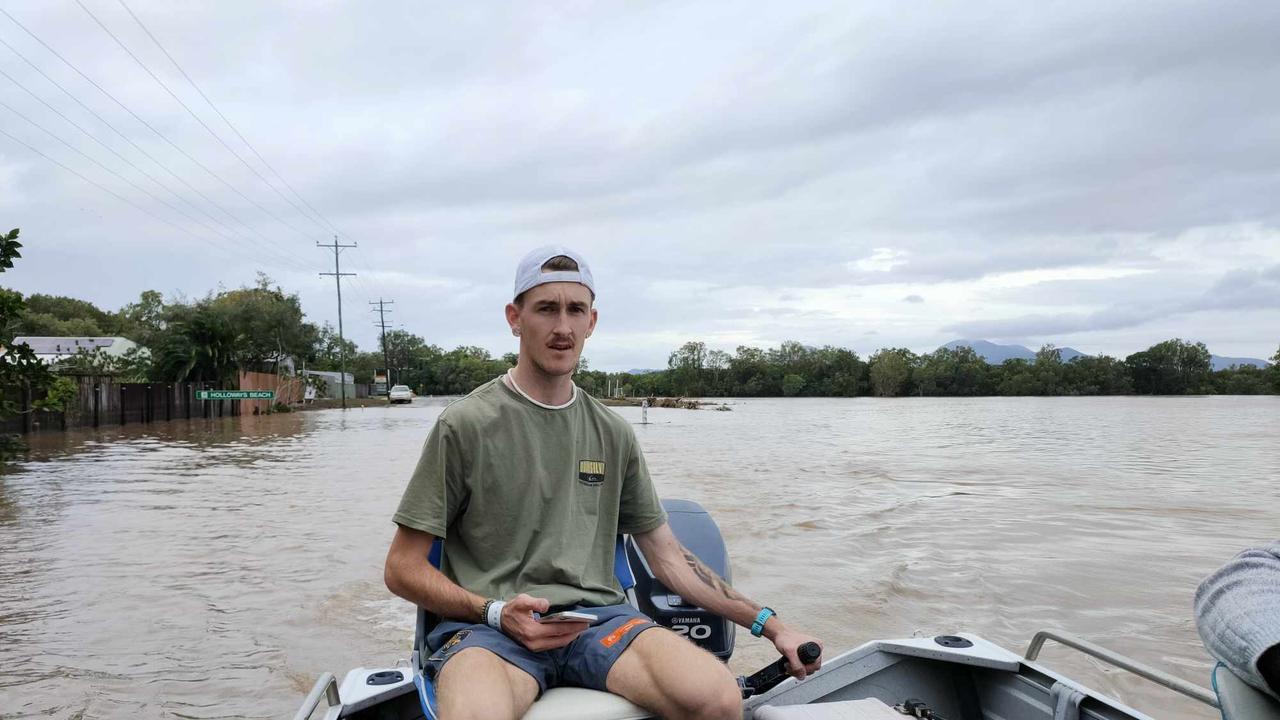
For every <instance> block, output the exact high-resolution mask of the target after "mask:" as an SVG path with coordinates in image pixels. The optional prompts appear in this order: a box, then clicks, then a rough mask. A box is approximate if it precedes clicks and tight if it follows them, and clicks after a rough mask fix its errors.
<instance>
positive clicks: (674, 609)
mask: <svg viewBox="0 0 1280 720" xmlns="http://www.w3.org/2000/svg"><path fill="white" fill-rule="evenodd" d="M662 507H663V508H665V509H666V511H667V517H668V519H667V522H668V523H669V524H670V525H671V530H672V531H673V532H674V533H675V535H676V538H677V539H678V540H679V541H680V542H681V544H683V545H684V546H685V547H686V548H688V549H689V550H691V551H692V552H693V554H694V555H697V556H698V559H699V560H701V561H702V562H703V563H704V564H705V565H706V566H707V567H709V568H711V569H712V570H713V571H715V573H716V574H718V575H719V576H720V577H722V578H724V579H725V580H726V581H730V582H731V581H732V580H733V577H732V570H731V569H730V567H729V553H728V551H727V550H725V547H724V539H723V538H721V537H720V528H718V527H716V523H715V521H714V520H712V519H711V515H709V514H708V513H707V511H706V510H703V509H702V506H701V505H699V504H698V503H696V502H693V501H692V500H663V501H662ZM627 561H628V563H630V565H631V572H632V573H633V574H634V575H635V581H636V585H635V594H636V607H637V608H638V609H639V610H640V612H642V613H644V614H645V615H648V616H649V617H651V618H653V619H654V620H655V621H656V622H657V623H658V624H659V625H662V626H664V627H668V628H671V630H672V631H674V632H675V633H677V634H679V635H684V636H685V637H687V638H689V639H690V640H692V641H694V642H695V643H697V644H698V645H699V646H701V647H702V648H704V649H706V650H707V651H708V652H710V653H711V654H713V655H715V656H716V657H718V658H720V659H721V660H724V661H726V662H727V661H728V660H729V656H730V655H732V654H733V635H734V630H735V629H736V627H737V626H735V625H734V624H733V623H732V622H729V621H728V620H725V619H724V618H721V617H720V616H718V615H715V614H712V613H710V612H708V611H706V610H703V609H702V608H700V607H697V606H695V605H692V604H689V603H687V602H685V600H684V599H683V598H681V597H680V596H679V595H677V594H676V593H675V592H674V591H672V590H669V589H667V588H666V587H665V586H664V585H663V584H662V583H661V582H659V581H658V579H657V578H656V577H654V576H653V571H652V570H651V569H650V568H649V563H648V561H647V560H645V557H644V554H643V553H641V552H640V548H638V547H636V544H635V542H634V541H633V540H632V539H631V538H630V537H628V538H627Z"/></svg>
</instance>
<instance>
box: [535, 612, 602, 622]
mask: <svg viewBox="0 0 1280 720" xmlns="http://www.w3.org/2000/svg"><path fill="white" fill-rule="evenodd" d="M599 619H600V618H599V617H597V616H595V615H589V614H587V613H584V612H577V611H575V610H565V611H564V612H558V613H551V614H550V615H543V616H541V617H539V618H538V622H540V623H563V622H585V623H593V622H595V621H597V620H599Z"/></svg>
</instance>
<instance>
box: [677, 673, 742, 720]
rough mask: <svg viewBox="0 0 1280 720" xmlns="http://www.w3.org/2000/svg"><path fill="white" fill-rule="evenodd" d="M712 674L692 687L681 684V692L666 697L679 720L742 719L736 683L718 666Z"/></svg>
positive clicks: (740, 702) (740, 701)
mask: <svg viewBox="0 0 1280 720" xmlns="http://www.w3.org/2000/svg"><path fill="white" fill-rule="evenodd" d="M715 662H716V664H717V665H718V666H719V667H716V668H715V670H714V671H712V672H711V673H709V674H707V675H704V676H703V677H702V678H701V682H698V683H697V684H695V685H692V686H690V685H684V686H683V687H681V688H680V689H681V691H682V692H677V693H674V694H672V695H670V696H669V698H670V700H671V701H672V702H673V704H675V705H676V707H677V708H678V711H677V713H676V715H677V716H678V717H682V718H696V719H697V720H741V718H742V691H741V690H740V689H739V688H738V681H737V680H736V679H734V677H733V675H732V674H730V673H729V669H728V668H727V667H725V666H723V665H720V664H719V663H720V661H719V660H716V661H715Z"/></svg>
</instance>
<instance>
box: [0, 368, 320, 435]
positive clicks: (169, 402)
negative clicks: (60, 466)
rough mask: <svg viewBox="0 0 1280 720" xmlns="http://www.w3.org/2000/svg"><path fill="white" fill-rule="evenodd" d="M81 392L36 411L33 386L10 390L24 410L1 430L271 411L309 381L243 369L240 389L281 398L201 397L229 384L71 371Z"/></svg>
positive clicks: (297, 398)
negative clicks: (60, 405)
mask: <svg viewBox="0 0 1280 720" xmlns="http://www.w3.org/2000/svg"><path fill="white" fill-rule="evenodd" d="M66 377H67V378H68V379H69V380H71V381H72V382H73V383H75V385H76V395H75V397H74V398H73V399H71V400H70V401H68V403H67V406H66V408H65V409H64V410H62V411H59V412H49V411H45V410H35V411H30V408H31V397H30V393H29V392H25V391H23V390H21V389H15V390H9V391H7V392H6V394H7V396H8V397H10V398H12V399H14V400H15V401H17V402H18V404H19V406H20V407H21V408H22V410H23V412H22V414H21V415H18V416H16V417H11V418H5V419H4V420H3V421H0V432H3V433H29V432H39V431H43V430H66V429H68V428H82V427H101V426H104V425H130V424H134V423H150V422H160V421H164V420H179V419H187V420H189V419H192V418H215V417H228V416H235V415H248V414H254V415H257V414H260V413H267V412H271V411H272V409H273V408H274V405H275V403H285V404H293V403H299V402H302V396H303V384H302V381H301V380H299V379H298V378H294V377H280V376H276V375H272V374H270V373H258V372H243V373H240V378H239V388H238V389H240V390H274V391H275V394H276V397H275V400H199V399H197V398H196V392H197V391H199V390H226V389H228V388H224V387H218V385H217V384H215V383H125V382H118V381H117V380H116V379H115V378H113V377H111V376H109V375H69V376H66Z"/></svg>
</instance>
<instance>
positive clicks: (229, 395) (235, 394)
mask: <svg viewBox="0 0 1280 720" xmlns="http://www.w3.org/2000/svg"><path fill="white" fill-rule="evenodd" d="M275 398H276V391H275V390H197V391H196V399H197V400H275Z"/></svg>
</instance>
